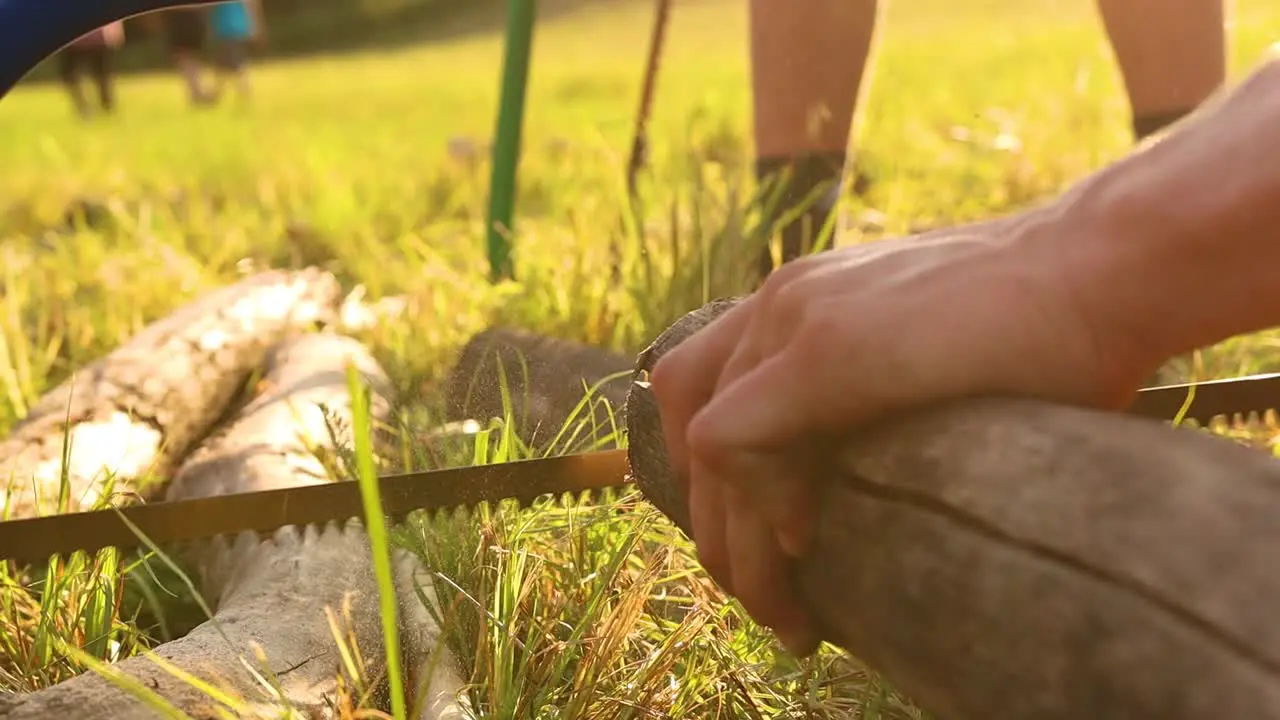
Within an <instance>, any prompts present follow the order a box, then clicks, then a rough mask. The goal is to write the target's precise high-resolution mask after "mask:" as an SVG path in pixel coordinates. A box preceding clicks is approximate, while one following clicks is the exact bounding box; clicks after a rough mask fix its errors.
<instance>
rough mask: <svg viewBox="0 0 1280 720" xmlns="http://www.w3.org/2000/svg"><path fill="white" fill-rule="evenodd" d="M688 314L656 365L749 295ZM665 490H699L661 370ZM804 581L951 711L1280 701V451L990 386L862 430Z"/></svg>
mask: <svg viewBox="0 0 1280 720" xmlns="http://www.w3.org/2000/svg"><path fill="white" fill-rule="evenodd" d="M732 304H733V301H719V302H716V303H712V304H711V305H708V306H706V307H704V308H702V309H700V310H698V311H695V312H693V313H691V314H690V315H688V316H686V317H685V318H683V319H682V320H680V321H679V322H677V323H676V324H675V325H674V326H672V327H671V328H670V329H669V330H668V331H667V332H666V333H664V334H663V335H662V336H660V337H659V338H658V339H657V341H656V342H654V343H653V345H651V346H650V347H649V349H647V350H646V351H645V352H644V353H643V354H642V355H641V356H640V358H639V360H638V362H637V366H636V373H637V377H638V376H639V373H640V372H641V371H646V370H649V369H651V368H652V367H653V365H654V363H655V362H656V361H657V360H658V358H660V357H661V356H662V355H663V354H665V353H666V352H667V351H669V350H670V349H672V348H673V347H675V346H676V345H678V344H679V343H680V342H682V341H684V340H685V339H686V338H688V337H689V336H690V335H692V334H693V333H694V332H695V331H696V330H697V329H698V328H700V327H702V326H703V325H705V324H707V323H708V322H710V321H711V320H712V319H713V318H714V317H715V316H716V315H718V314H719V313H720V312H723V311H724V310H725V309H727V308H728V307H731V306H732ZM627 402H628V407H627V409H628V412H627V422H628V430H629V444H630V458H631V464H632V471H633V473H634V475H635V479H636V482H637V483H638V484H639V485H640V487H641V488H642V490H643V491H644V492H645V494H646V496H647V497H648V498H649V499H650V500H651V501H652V502H653V503H654V504H655V505H656V506H657V507H658V508H659V509H660V510H661V511H662V512H663V513H665V514H666V515H667V516H668V517H670V518H671V519H672V521H673V522H675V523H676V524H677V525H679V526H680V527H681V528H682V529H683V530H684V531H685V532H686V533H687V532H688V531H689V521H688V507H687V505H686V500H685V494H684V491H683V488H682V487H681V486H680V485H679V481H678V480H677V479H676V478H675V477H673V475H672V472H671V469H670V466H669V465H668V461H667V457H666V455H665V451H664V443H663V440H662V436H661V431H660V429H659V422H658V414H657V409H656V406H655V404H654V401H653V398H652V395H651V393H650V392H649V391H648V390H647V389H646V386H644V385H636V384H633V385H632V388H631V391H630V395H629V397H628V401H627ZM824 460H825V468H826V472H825V473H824V474H825V476H824V477H822V478H820V479H818V480H817V481H816V487H817V492H818V493H819V499H818V502H817V505H816V506H817V507H818V508H820V510H819V514H818V517H817V534H816V538H817V539H816V543H815V545H814V547H813V548H812V550H811V552H810V553H809V554H808V556H807V557H805V558H804V559H802V560H800V561H798V562H797V564H796V565H795V567H794V575H793V579H794V582H795V584H796V585H797V586H798V589H799V591H800V593H801V594H802V597H803V599H804V601H805V602H806V603H807V605H808V606H809V608H810V610H811V611H812V613H813V615H814V616H815V617H816V618H817V619H818V621H819V624H820V626H821V628H822V632H823V636H824V638H825V639H826V640H827V641H829V642H830V643H833V644H835V645H838V646H839V647H841V648H844V649H846V650H848V651H849V652H851V653H853V654H854V655H856V656H858V657H859V658H860V659H861V660H863V661H864V662H866V663H868V664H869V665H870V666H872V667H874V668H875V669H877V670H878V671H879V672H881V673H882V674H883V675H884V676H885V677H886V678H887V679H889V680H890V681H891V682H892V683H893V684H894V685H895V686H896V687H897V688H898V689H899V690H901V691H902V692H904V693H906V694H907V695H908V696H909V697H911V698H913V699H914V701H915V702H916V703H917V704H918V705H920V706H921V707H922V709H924V710H926V711H928V712H930V713H932V714H933V715H934V716H936V717H940V718H946V719H947V720H967V719H970V718H972V719H974V720H977V719H979V718H982V719H986V718H991V717H1010V718H1043V719H1060V720H1067V719H1070V720H1086V719H1087V720H1106V719H1109V718H1115V719H1117V720H1119V719H1121V718H1125V719H1129V718H1162V720H1183V719H1186V720H1191V719H1192V718H1203V717H1230V718H1278V717H1280V623H1277V622H1275V609H1276V608H1277V607H1280V572H1277V567H1278V566H1277V563H1276V561H1275V559H1276V554H1277V552H1278V551H1277V548H1280V464H1278V463H1277V461H1276V460H1273V459H1272V458H1270V457H1268V456H1267V455H1266V454H1264V453H1260V452H1257V451H1255V450H1251V449H1248V448H1245V447H1242V446H1239V445H1236V444H1234V443H1232V442H1229V441H1227V440H1224V439H1219V438H1214V437H1212V436H1209V435H1207V434H1204V433H1199V432H1193V431H1187V430H1177V429H1174V428H1172V427H1170V426H1168V425H1167V424H1165V423H1162V422H1159V421H1155V420H1150V419H1144V418H1139V417H1136V416H1132V415H1127V414H1119V413H1105V412H1097V411H1088V410H1082V409H1076V408H1069V407H1063V406H1056V405H1049V404H1044V403H1039V402H1031V401H1027V400H1014V399H1000V398H989V399H975V400H970V401H966V402H959V403H951V404H947V405H943V406H939V407H935V408H932V409H929V410H925V411H921V412H917V413H915V414H910V415H907V416H904V417H901V418H898V419H895V420H894V421H892V422H886V423H882V424H879V425H877V426H874V427H871V428H868V429H865V430H862V431H859V432H857V433H850V434H849V435H848V437H847V438H845V439H844V440H843V441H842V442H841V443H839V446H838V448H836V449H835V450H834V451H833V452H832V453H831V454H830V456H829V457H826V458H824Z"/></svg>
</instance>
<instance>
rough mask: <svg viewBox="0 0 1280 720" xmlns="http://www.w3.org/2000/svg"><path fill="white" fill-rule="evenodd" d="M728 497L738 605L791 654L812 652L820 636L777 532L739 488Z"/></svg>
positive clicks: (729, 490)
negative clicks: (799, 594) (798, 594)
mask: <svg viewBox="0 0 1280 720" xmlns="http://www.w3.org/2000/svg"><path fill="white" fill-rule="evenodd" d="M724 494H725V505H726V511H727V512H726V517H725V537H726V543H727V545H728V547H729V552H730V555H731V562H730V567H731V568H732V577H733V587H734V588H735V589H736V591H737V592H736V593H735V595H736V597H737V598H738V601H739V602H740V603H742V607H743V608H744V609H746V611H747V612H748V613H750V614H751V616H752V617H753V618H755V619H756V621H757V622H759V623H760V624H762V625H765V626H768V627H770V628H772V629H773V630H774V632H775V633H776V634H777V636H778V639H779V640H780V641H781V642H782V644H783V645H784V646H786V648H787V649H788V650H790V651H791V652H794V653H797V654H799V655H806V654H808V653H810V652H812V651H813V650H814V648H816V646H817V644H818V641H817V638H816V633H815V632H814V629H813V627H812V624H811V623H810V621H809V619H808V615H807V614H806V612H805V609H804V607H803V605H802V604H801V602H800V600H799V598H798V597H796V595H795V591H794V590H793V588H792V583H791V577H790V573H789V568H790V563H789V561H788V559H787V558H785V557H784V556H783V555H782V553H781V552H780V551H779V548H778V545H777V541H776V539H775V537H774V532H773V528H772V527H771V526H770V524H769V523H768V521H766V520H765V518H764V517H763V516H762V515H760V513H759V512H757V510H756V507H757V506H758V505H757V503H756V502H755V501H754V500H753V499H751V498H749V497H747V495H746V493H744V492H743V491H742V490H741V489H740V488H735V487H732V486H726V487H725V489H724Z"/></svg>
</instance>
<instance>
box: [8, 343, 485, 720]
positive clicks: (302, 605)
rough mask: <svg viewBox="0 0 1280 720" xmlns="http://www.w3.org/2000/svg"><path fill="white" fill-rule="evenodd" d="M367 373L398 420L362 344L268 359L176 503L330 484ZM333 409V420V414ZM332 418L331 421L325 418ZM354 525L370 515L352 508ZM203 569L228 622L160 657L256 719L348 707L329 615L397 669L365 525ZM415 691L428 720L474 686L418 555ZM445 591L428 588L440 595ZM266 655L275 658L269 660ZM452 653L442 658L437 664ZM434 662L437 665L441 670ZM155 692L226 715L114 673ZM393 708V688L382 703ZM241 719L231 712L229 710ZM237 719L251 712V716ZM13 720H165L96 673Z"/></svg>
mask: <svg viewBox="0 0 1280 720" xmlns="http://www.w3.org/2000/svg"><path fill="white" fill-rule="evenodd" d="M348 362H352V363H354V364H355V365H356V366H357V367H358V368H359V369H360V371H361V373H362V374H363V375H364V377H365V379H366V382H367V383H368V384H369V385H370V386H371V387H372V389H373V402H372V410H373V413H374V416H375V418H376V419H378V420H383V419H385V417H386V416H387V414H388V408H389V403H390V398H389V390H388V381H387V379H386V376H385V375H384V374H383V372H382V369H381V368H380V367H379V366H378V365H377V363H376V361H374V360H373V359H372V357H371V356H370V355H369V354H368V353H367V351H365V349H364V348H363V347H362V346H361V345H360V344H359V343H358V342H356V341H355V340H352V339H349V338H346V337H342V336H338V335H331V334H311V335H305V336H302V337H299V338H296V339H291V340H289V341H286V342H284V343H282V344H281V345H279V346H278V347H276V348H275V349H273V350H272V352H271V354H270V355H269V357H268V358H267V372H266V374H265V377H264V380H263V382H262V383H260V385H259V393H258V395H257V396H256V397H254V398H253V399H252V400H251V401H250V402H249V403H248V404H247V405H246V406H245V407H243V408H242V409H241V410H240V411H239V412H238V413H237V414H236V416H235V417H234V418H233V419H232V420H231V421H230V422H229V423H228V424H226V425H224V426H223V427H222V428H221V429H220V430H219V431H218V432H216V433H215V434H214V435H212V436H211V437H210V438H209V439H208V440H207V441H206V442H205V443H204V444H203V445H201V447H200V448H199V449H198V450H197V451H196V452H195V453H193V454H192V455H191V457H190V458H189V459H188V460H187V461H186V462H185V463H184V464H183V465H182V467H181V468H180V469H179V471H178V473H177V475H176V476H175V477H174V479H173V482H172V484H171V485H170V487H169V488H168V492H167V499H169V500H178V499H183V498H195V497H203V496H209V495H215V494H220V493H244V492H253V491H259V490H267V489H271V488H279V487H286V486H294V485H305V484H313V483H321V482H329V481H330V478H329V476H328V473H327V472H326V471H325V468H324V465H323V464H322V462H321V461H320V460H319V459H318V458H317V457H316V454H315V453H313V452H312V451H311V450H309V449H308V447H309V446H310V447H320V448H327V449H328V450H329V452H332V451H333V443H332V442H331V441H330V438H329V432H328V428H329V427H332V428H333V429H335V430H336V431H337V433H336V435H337V438H338V441H339V442H340V443H342V444H344V445H346V444H348V443H349V442H350V432H349V428H350V427H351V419H350V403H349V394H348V391H347V384H346V375H345V366H346V364H347V363H348ZM321 405H323V406H324V408H325V410H322V408H321ZM326 412H327V413H328V416H329V420H328V421H327V422H326V418H325V413H326ZM351 510H352V513H353V514H358V513H360V512H361V510H360V508H359V507H355V508H352V509H351ZM189 559H191V560H192V561H193V562H194V564H195V565H197V566H199V567H200V577H199V584H200V586H201V590H202V594H203V595H204V596H205V598H206V599H207V600H208V601H209V603H210V605H211V606H212V607H213V609H214V617H213V618H212V619H211V620H209V621H207V622H205V623H204V624H202V625H200V626H198V627H196V628H195V629H194V630H192V631H191V632H190V633H189V634H188V635H186V636H184V637H182V638H180V639H178V640H174V641H172V642H169V643H165V644H163V645H161V646H159V647H158V648H155V650H154V653H155V655H157V656H159V657H160V658H163V659H164V660H165V661H167V662H168V663H169V664H170V665H174V666H177V667H179V668H182V669H183V670H185V671H187V672H189V673H191V674H193V675H195V676H196V677H199V678H201V679H203V680H205V681H207V682H211V683H214V684H216V685H217V686H218V687H220V688H222V689H223V690H224V691H229V692H230V693H231V694H232V695H233V696H235V697H239V698H242V699H243V701H244V702H245V703H246V705H247V706H249V707H252V708H254V709H255V710H254V712H255V713H257V714H256V715H255V716H261V717H281V716H282V715H281V714H280V713H281V711H282V710H283V709H284V707H286V706H288V707H292V708H295V709H299V710H302V711H303V712H304V713H306V716H307V717H329V716H331V715H332V708H334V707H336V704H335V701H334V700H335V696H336V695H337V693H338V688H339V686H338V680H339V676H340V674H341V672H342V670H341V663H342V660H341V657H340V655H339V647H338V644H337V642H336V640H335V638H334V636H333V632H332V630H331V628H330V626H329V623H328V620H327V618H326V613H325V611H326V609H330V610H332V611H333V613H334V614H335V615H336V616H337V617H338V618H339V619H341V618H342V617H343V616H344V609H346V610H348V614H347V616H348V617H349V618H350V619H351V621H352V622H351V625H350V626H349V627H348V628H345V631H346V632H348V633H349V634H350V636H351V637H354V639H355V644H356V645H357V646H358V648H359V652H360V655H361V656H362V657H363V658H364V661H365V663H366V665H367V667H368V674H369V676H370V677H371V678H376V677H377V676H378V675H379V674H380V673H381V670H382V668H383V662H382V659H383V658H384V657H385V649H384V647H385V646H384V644H383V641H382V633H381V627H380V625H379V622H378V617H379V608H378V594H377V589H376V586H375V579H374V573H373V568H372V562H371V559H370V549H369V542H368V538H367V536H366V535H365V533H364V532H363V530H362V529H361V523H360V522H359V520H358V519H352V520H349V521H347V522H345V523H329V524H327V525H326V526H324V527H315V526H308V527H303V528H299V527H285V528H281V529H280V530H278V531H276V532H275V533H273V534H272V535H271V536H270V537H268V538H266V539H259V537H258V536H257V535H255V534H253V533H248V532H246V533H241V534H240V535H238V536H235V537H226V538H216V539H213V540H210V541H205V542H201V543H197V544H193V545H192V546H191V547H190V550H189ZM395 569H396V585H397V590H398V592H397V595H398V597H399V601H400V608H399V610H400V624H401V626H402V627H405V629H406V632H404V633H403V643H402V647H403V648H404V651H405V652H404V656H405V658H406V665H407V672H408V675H409V677H407V678H406V686H407V687H410V688H412V687H414V686H415V685H417V684H421V683H423V681H425V680H427V679H428V677H426V676H427V674H428V673H430V678H429V679H430V680H431V683H430V685H429V686H427V689H426V690H425V692H426V697H424V698H423V703H422V705H423V712H422V714H420V715H419V717H420V718H423V719H427V718H431V719H434V718H457V717H462V715H461V712H462V708H463V707H464V705H463V704H462V702H461V701H460V700H458V696H459V693H460V689H461V687H462V681H461V679H460V678H459V677H458V675H457V673H456V671H455V669H454V665H455V664H454V661H453V659H452V658H450V657H448V655H447V651H446V650H445V649H444V648H443V647H439V648H437V640H438V634H439V633H438V630H437V629H436V628H435V627H434V625H433V623H432V622H431V620H430V615H429V613H427V611H426V609H425V608H423V607H422V606H421V602H420V601H419V600H418V598H417V597H416V595H415V593H414V592H413V584H414V583H420V582H421V579H420V578H418V577H416V576H417V575H418V574H420V573H421V572H422V569H421V568H420V567H419V565H418V563H417V560H416V558H415V557H413V556H411V555H409V554H408V553H403V552H397V555H396V557H395ZM430 588H431V585H430V584H429V583H427V584H425V585H424V590H425V591H429V590H430ZM255 648H258V649H260V650H261V653H262V655H261V657H262V658H265V662H260V661H259V659H258V657H257V656H255V652H254V651H255ZM437 651H439V652H440V653H442V654H443V655H442V656H441V657H433V656H432V653H435V652H437ZM432 660H435V662H434V663H433V662H432ZM114 667H115V669H116V670H118V671H122V672H124V673H127V674H128V675H130V676H132V677H133V678H136V679H137V680H139V681H140V682H141V683H142V685H143V686H144V687H146V688H148V689H149V690H151V691H152V692H153V693H155V694H157V695H159V696H161V697H163V698H164V699H166V700H167V701H168V702H169V703H171V704H173V705H174V706H176V707H178V708H179V709H180V710H182V711H183V712H186V713H187V714H189V715H192V716H194V717H214V715H213V708H214V706H215V703H214V701H212V700H210V699H209V698H208V697H206V696H205V694H204V693H203V692H201V691H200V690H198V689H196V688H194V687H192V686H191V685H190V684H188V683H186V682H184V681H183V680H182V679H179V678H177V677H175V676H174V675H172V674H171V673H169V672H168V671H166V670H165V669H163V668H161V667H160V666H159V665H158V664H156V663H155V662H154V661H153V660H151V659H150V657H148V656H147V655H141V656H137V657H133V658H130V659H127V660H124V661H121V662H119V663H116V664H115V665H114ZM249 667H251V668H254V669H255V670H257V672H258V673H259V674H260V675H262V676H263V677H266V678H273V679H274V682H275V683H276V686H277V691H278V693H279V696H280V697H278V698H277V697H273V695H272V694H271V693H269V692H267V690H268V688H267V687H264V685H263V683H262V681H261V680H260V679H258V678H255V677H254V676H253V674H252V673H250V672H249V671H248V669H247V668H249ZM382 694H383V696H384V697H385V690H383V692H382ZM224 709H227V708H224ZM234 712H235V713H239V712H242V711H240V710H236V711H234ZM0 716H3V717H6V718H14V719H26V718H32V719H34V718H47V717H63V718H68V717H69V718H98V717H111V718H128V719H132V718H139V719H140V718H151V717H154V716H155V715H154V714H153V711H150V710H148V709H147V708H146V706H145V705H143V704H141V703H140V702H138V701H136V700H134V699H133V698H131V697H130V696H128V695H126V694H125V693H124V692H123V691H121V690H120V689H118V687H117V686H116V685H115V684H113V683H112V682H111V681H110V680H107V679H104V678H103V677H102V676H99V675H97V674H95V673H92V672H89V673H85V674H82V675H79V676H77V677H75V678H72V679H71V680H68V681H66V682H63V683H61V684H59V685H56V686H53V687H51V688H47V689H45V690H42V691H40V692H36V693H32V694H29V695H23V696H17V697H14V698H10V699H8V700H0Z"/></svg>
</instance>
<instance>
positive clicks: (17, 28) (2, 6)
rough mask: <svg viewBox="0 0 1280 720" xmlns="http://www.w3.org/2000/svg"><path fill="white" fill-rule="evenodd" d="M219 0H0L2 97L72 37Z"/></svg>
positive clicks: (0, 86)
mask: <svg viewBox="0 0 1280 720" xmlns="http://www.w3.org/2000/svg"><path fill="white" fill-rule="evenodd" d="M221 1H222V0H0V97H3V96H5V95H7V94H8V93H9V91H10V90H12V89H13V88H14V86H15V85H17V84H18V81H19V80H21V79H22V78H24V77H26V75H27V73H29V72H31V70H32V69H34V68H35V66H37V65H39V64H40V63H41V62H42V61H43V60H44V59H45V58H47V57H49V56H50V55H53V54H54V53H56V52H58V51H59V50H61V49H62V48H63V47H64V46H65V45H67V44H68V43H70V42H71V41H72V40H75V39H76V38H78V37H80V36H81V35H84V34H85V33H87V32H89V31H91V30H97V29H98V28H100V27H102V26H103V25H106V24H108V23H111V22H115V21H116V20H124V19H125V18H130V17H133V16H134V15H141V14H143V13H148V12H153V11H155V10H167V9H169V8H175V7H182V6H184V5H212V4H215V3H218V2H221Z"/></svg>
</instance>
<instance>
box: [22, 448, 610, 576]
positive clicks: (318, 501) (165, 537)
mask: <svg viewBox="0 0 1280 720" xmlns="http://www.w3.org/2000/svg"><path fill="white" fill-rule="evenodd" d="M627 473H628V465H627V453H626V451H625V450H608V451H604V452H593V453H585V454H581V455H563V456H558V457H548V458H540V459H537V460H522V461H518V462H509V463H499V464H494V465H475V466H471V467H460V468H450V469H446V470H432V471H428V472H416V473H406V474H401V475H385V476H382V477H380V478H379V479H378V491H379V494H380V495H381V501H382V510H383V514H384V515H386V516H387V517H391V518H403V517H404V516H406V515H408V514H409V513H412V512H415V511H418V510H444V509H449V508H458V507H477V506H479V505H480V504H482V503H487V502H499V501H502V500H516V501H518V502H519V503H521V504H522V505H528V504H530V503H532V502H533V501H534V500H536V499H538V498H540V497H542V496H545V495H556V496H563V495H566V494H570V493H572V494H574V495H575V496H579V495H581V494H582V493H585V492H588V491H599V490H603V489H605V488H610V487H617V486H621V485H623V484H625V483H626V482H627V481H628V478H627ZM362 513H363V504H362V502H361V496H360V486H359V483H356V482H334V483H324V484H320V485H305V486H301V487H291V488H283V489H279V490H265V491H262V492H253V493H239V494H232V495H217V496H213V497H206V498H196V499H190V500H175V501H172V502H159V503H152V504H145V505H131V506H128V507H124V508H118V509H117V508H108V509H105V510H92V511H87V512H76V513H66V514H63V515H48V516H44V517H37V518H30V519H23V520H8V521H5V522H0V559H6V558H7V559H11V560H15V561H18V562H19V563H20V564H21V563H34V562H43V561H44V560H45V559H46V558H49V557H51V556H53V555H63V554H67V553H71V552H74V551H76V550H84V551H86V552H90V553H92V552H95V551H98V550H101V549H103V548H107V547H114V548H119V549H121V550H130V549H135V548H139V547H145V546H146V543H145V542H144V541H143V540H142V539H141V538H140V537H139V536H138V534H137V533H135V532H134V530H133V528H132V527H130V524H132V525H133V526H134V527H136V528H137V529H138V531H139V532H140V533H142V535H145V536H146V537H147V538H148V539H149V540H150V541H151V542H153V543H155V544H156V545H158V546H163V545H166V544H169V543H174V542H183V541H190V540H200V539H207V538H214V537H217V536H219V535H231V534H236V533H240V532H244V531H253V532H259V533H261V532H269V531H272V530H276V529H278V528H282V527H285V526H288V525H308V524H312V523H325V522H329V521H333V520H347V519H349V518H353V517H362V516H363V515H362ZM122 518H124V519H122ZM125 520H127V521H128V522H125Z"/></svg>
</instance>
